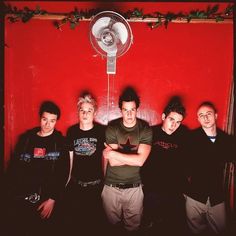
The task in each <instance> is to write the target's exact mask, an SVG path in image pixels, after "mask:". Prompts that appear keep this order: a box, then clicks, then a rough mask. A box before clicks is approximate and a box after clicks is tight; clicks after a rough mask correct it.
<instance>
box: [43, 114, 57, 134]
mask: <svg viewBox="0 0 236 236" xmlns="http://www.w3.org/2000/svg"><path fill="white" fill-rule="evenodd" d="M56 123H57V115H55V114H51V113H48V112H43V114H42V116H41V118H40V127H41V133H42V134H43V135H44V136H47V135H50V134H51V133H52V132H53V130H54V128H55V125H56Z"/></svg>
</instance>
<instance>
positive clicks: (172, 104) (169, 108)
mask: <svg viewBox="0 0 236 236" xmlns="http://www.w3.org/2000/svg"><path fill="white" fill-rule="evenodd" d="M171 112H176V113H178V114H180V115H182V116H183V118H185V116H186V110H185V107H184V106H183V103H182V101H181V98H180V97H179V96H173V97H171V99H170V100H169V102H168V103H167V105H166V107H165V108H164V111H163V113H164V114H165V115H166V116H168V115H169V114H170V113H171Z"/></svg>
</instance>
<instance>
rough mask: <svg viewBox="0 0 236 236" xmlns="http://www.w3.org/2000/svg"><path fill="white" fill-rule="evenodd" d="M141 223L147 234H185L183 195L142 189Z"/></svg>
mask: <svg viewBox="0 0 236 236" xmlns="http://www.w3.org/2000/svg"><path fill="white" fill-rule="evenodd" d="M142 225H143V227H142V228H143V230H144V231H145V230H146V231H149V234H148V235H156V234H157V233H160V234H162V235H166V236H168V235H187V233H188V232H187V224H186V216H185V199H184V197H183V195H182V194H173V193H170V194H168V193H156V192H148V191H144V216H143V224H142Z"/></svg>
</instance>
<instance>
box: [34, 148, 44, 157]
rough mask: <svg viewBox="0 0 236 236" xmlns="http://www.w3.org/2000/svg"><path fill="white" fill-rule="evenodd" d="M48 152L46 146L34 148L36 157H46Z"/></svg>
mask: <svg viewBox="0 0 236 236" xmlns="http://www.w3.org/2000/svg"><path fill="white" fill-rule="evenodd" d="M45 154H46V148H34V158H44V157H45Z"/></svg>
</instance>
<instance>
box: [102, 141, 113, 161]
mask: <svg viewBox="0 0 236 236" xmlns="http://www.w3.org/2000/svg"><path fill="white" fill-rule="evenodd" d="M104 146H105V149H104V150H103V157H104V158H105V159H109V158H110V152H111V151H112V147H111V146H109V145H108V144H106V143H104Z"/></svg>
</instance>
